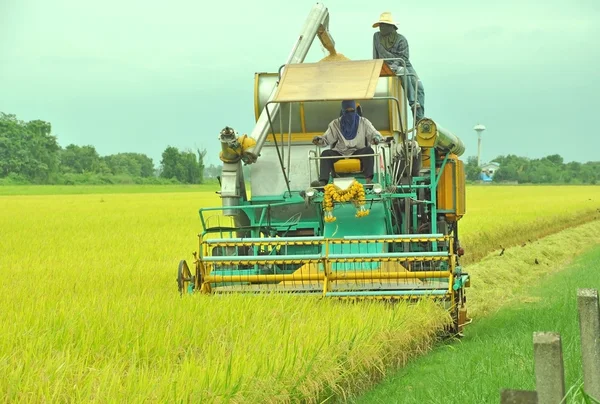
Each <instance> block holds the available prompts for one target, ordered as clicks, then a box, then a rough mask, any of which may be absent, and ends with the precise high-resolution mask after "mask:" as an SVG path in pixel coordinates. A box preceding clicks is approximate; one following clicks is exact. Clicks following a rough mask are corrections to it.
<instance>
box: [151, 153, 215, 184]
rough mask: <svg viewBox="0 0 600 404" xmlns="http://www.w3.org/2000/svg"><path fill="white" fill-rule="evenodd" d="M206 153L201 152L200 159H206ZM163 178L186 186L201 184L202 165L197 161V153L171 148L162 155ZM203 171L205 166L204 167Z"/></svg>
mask: <svg viewBox="0 0 600 404" xmlns="http://www.w3.org/2000/svg"><path fill="white" fill-rule="evenodd" d="M205 154H206V152H204V154H203V152H200V151H199V150H198V155H199V157H200V158H204V155H205ZM160 164H161V168H162V170H161V173H160V175H161V177H163V178H169V179H170V178H176V179H177V180H178V181H180V182H184V183H186V184H200V183H201V182H202V177H201V175H202V172H201V168H200V164H199V162H198V160H197V159H196V153H194V152H192V151H191V150H186V151H179V149H177V148H175V147H172V146H169V147H167V148H166V149H165V151H164V152H163V153H162V160H161V161H160ZM202 171H203V166H202Z"/></svg>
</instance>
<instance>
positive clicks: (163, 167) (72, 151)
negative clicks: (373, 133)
mask: <svg viewBox="0 0 600 404" xmlns="http://www.w3.org/2000/svg"><path fill="white" fill-rule="evenodd" d="M51 132H52V127H51V124H50V123H49V122H46V121H42V120H33V121H29V122H25V121H21V120H19V119H17V117H16V116H15V115H11V114H5V113H2V112H0V184H28V183H29V184H115V183H116V184H118V183H121V184H132V183H137V184H168V183H186V184H200V183H202V182H204V180H205V179H213V178H216V177H218V176H219V175H220V174H221V167H219V166H215V165H213V164H211V165H210V166H208V167H205V165H204V158H205V156H206V150H196V151H192V150H179V149H177V148H176V147H172V146H169V147H167V148H166V149H165V150H164V151H163V153H162V156H161V157H162V158H161V161H160V163H159V166H158V167H155V166H154V162H153V160H152V159H151V158H150V157H148V156H146V155H145V154H142V153H117V154H112V155H108V156H100V155H99V154H98V152H97V151H96V148H95V147H94V146H90V145H87V146H78V145H74V144H70V145H68V146H66V147H64V148H63V147H61V146H60V145H59V144H58V141H57V138H56V136H53V135H52V134H51ZM492 161H493V162H497V163H498V164H499V168H498V170H497V171H496V172H495V173H494V175H493V181H494V182H498V183H503V182H513V183H514V182H517V183H525V184H597V183H598V182H600V162H598V161H596V162H587V163H579V162H576V161H573V162H570V163H565V162H564V160H563V158H562V157H561V156H560V155H558V154H553V155H550V156H546V157H543V158H540V159H529V158H526V157H519V156H516V155H512V154H509V155H507V156H498V157H496V158H495V159H493V160H492ZM247 168H248V167H244V169H245V170H244V171H245V175H246V177H247V180H249V179H250V178H249V177H250V176H249V173H248V172H247ZM465 170H466V175H467V180H468V181H471V182H475V181H478V180H479V179H480V175H481V168H480V167H479V166H478V165H477V158H476V157H469V158H468V159H467V162H466V166H465Z"/></svg>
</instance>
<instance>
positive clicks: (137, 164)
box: [103, 153, 154, 178]
mask: <svg viewBox="0 0 600 404" xmlns="http://www.w3.org/2000/svg"><path fill="white" fill-rule="evenodd" d="M103 160H104V161H105V162H106V165H107V166H108V168H109V170H110V172H111V173H112V174H114V175H129V176H132V177H143V178H145V177H152V176H154V162H153V161H152V159H151V158H150V157H148V156H146V155H145V154H141V153H118V154H112V155H109V156H106V157H104V158H103Z"/></svg>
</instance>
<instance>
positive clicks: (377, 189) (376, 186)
mask: <svg viewBox="0 0 600 404" xmlns="http://www.w3.org/2000/svg"><path fill="white" fill-rule="evenodd" d="M381 191H383V188H382V187H381V184H373V192H374V193H376V194H380V193H381Z"/></svg>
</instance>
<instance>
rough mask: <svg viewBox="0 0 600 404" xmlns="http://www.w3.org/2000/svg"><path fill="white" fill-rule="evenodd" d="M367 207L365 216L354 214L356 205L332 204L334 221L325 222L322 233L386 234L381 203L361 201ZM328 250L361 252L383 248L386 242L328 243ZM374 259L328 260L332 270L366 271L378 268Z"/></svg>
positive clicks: (335, 235) (350, 252) (326, 235)
mask: <svg viewBox="0 0 600 404" xmlns="http://www.w3.org/2000/svg"><path fill="white" fill-rule="evenodd" d="M365 206H366V207H367V208H370V213H369V215H368V216H365V217H358V218H357V217H355V215H356V208H355V207H354V205H352V204H344V205H336V206H335V208H334V209H333V215H334V216H335V217H336V221H335V222H332V223H327V222H326V223H325V229H324V236H325V237H326V238H343V237H345V236H381V235H387V230H386V225H385V221H386V218H385V215H386V214H388V212H386V211H385V209H384V206H383V204H382V203H377V204H373V205H372V206H370V207H369V206H368V204H367V205H365ZM330 249H331V250H330V253H332V254H340V253H343V254H356V255H360V254H365V253H380V252H387V243H367V242H364V243H358V244H341V245H332V246H331V247H330ZM379 266H380V263H378V262H360V263H350V262H348V263H346V262H340V263H334V264H332V270H333V271H336V270H337V271H348V270H358V271H368V270H373V269H379Z"/></svg>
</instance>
